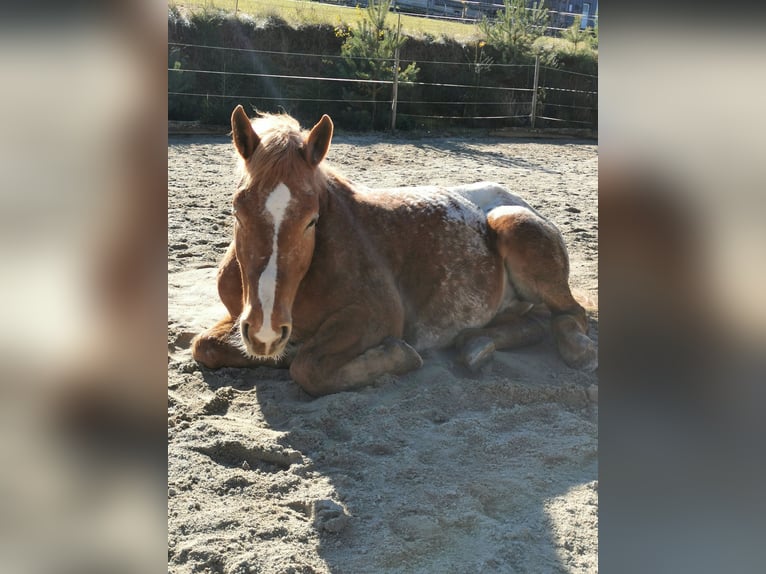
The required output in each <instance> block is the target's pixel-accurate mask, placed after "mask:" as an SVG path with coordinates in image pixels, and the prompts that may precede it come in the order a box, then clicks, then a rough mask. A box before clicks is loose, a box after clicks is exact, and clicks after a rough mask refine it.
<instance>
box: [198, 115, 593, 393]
mask: <svg viewBox="0 0 766 574" xmlns="http://www.w3.org/2000/svg"><path fill="white" fill-rule="evenodd" d="M231 125H232V134H233V140H234V146H235V147H236V150H237V152H238V153H239V156H240V158H241V167H242V173H243V175H242V179H241V182H240V184H239V188H238V189H237V191H236V193H235V194H234V201H233V208H234V217H235V220H236V221H235V224H234V240H233V241H232V243H231V245H230V246H229V248H228V251H227V252H226V255H225V256H224V259H223V261H222V262H221V264H220V267H219V271H218V292H219V294H220V297H221V300H222V301H223V303H224V305H225V306H226V308H227V310H228V312H229V315H228V316H227V317H225V318H224V319H222V320H221V321H219V322H218V323H217V324H216V325H215V326H214V327H212V328H211V329H208V330H207V331H205V332H203V333H201V334H200V335H198V336H197V337H196V338H195V339H194V341H193V343H192V354H193V357H194V359H195V360H197V361H198V362H200V363H201V364H203V365H205V366H207V367H209V368H218V367H226V366H229V367H243V366H254V365H259V364H260V365H263V364H270V365H275V364H276V365H282V366H289V368H290V375H291V377H292V378H293V379H294V380H295V381H296V382H297V383H298V384H299V385H300V386H301V387H302V388H303V389H305V390H306V391H307V392H308V393H309V394H311V395H314V396H317V395H324V394H328V393H334V392H338V391H344V390H348V389H354V388H358V387H360V386H362V385H365V384H368V383H371V382H372V381H373V380H374V379H375V378H377V377H379V376H380V375H383V374H386V373H392V374H401V373H405V372H407V371H410V370H412V369H416V368H418V367H420V366H421V365H422V364H423V361H422V359H421V356H420V354H419V351H424V350H426V349H432V348H443V347H448V346H451V345H455V346H456V347H457V349H458V352H459V353H460V354H461V355H462V358H463V361H464V362H465V364H466V365H468V366H469V367H474V368H475V367H477V366H478V365H481V364H483V363H485V362H486V361H487V360H488V358H489V357H491V355H492V351H494V350H495V349H496V348H500V349H502V348H511V347H517V346H520V345H526V344H530V343H533V342H537V341H539V340H541V339H542V338H543V336H544V328H543V326H542V325H541V324H540V322H539V321H538V320H537V319H536V318H534V317H533V316H532V315H533V314H532V313H526V311H528V310H529V309H530V308H532V306H533V304H536V303H543V304H544V305H545V306H547V308H548V309H549V310H550V317H551V323H552V330H553V334H554V337H555V341H556V344H557V347H558V350H559V353H560V355H561V357H562V358H563V359H564V361H565V362H566V363H567V364H568V365H570V366H571V367H575V368H580V369H586V370H593V369H595V368H596V364H597V353H596V347H595V345H594V343H593V341H591V340H590V339H589V338H588V336H587V334H586V333H587V326H588V322H587V318H586V314H585V310H584V309H583V308H582V307H581V306H580V305H579V304H578V303H577V302H576V301H575V299H574V298H573V297H572V294H571V292H570V289H569V285H568V275H569V260H568V255H567V251H566V247H565V245H564V242H563V240H562V237H561V234H560V233H559V231H558V230H557V229H556V227H555V226H554V225H553V224H552V223H550V222H549V221H547V220H546V219H545V218H544V217H542V216H541V215H540V214H539V213H537V211H535V210H534V209H532V208H531V207H530V206H529V205H527V204H526V203H525V202H524V201H523V200H522V199H521V198H519V197H518V196H516V195H514V194H512V193H510V192H509V191H508V190H506V189H505V188H503V187H502V186H500V185H498V184H495V183H479V184H473V185H466V186H459V187H449V188H443V187H413V188H398V189H389V190H369V189H363V188H361V187H357V186H355V185H353V184H352V183H351V182H349V181H347V180H346V179H344V178H343V177H342V176H340V175H339V174H337V173H336V172H335V171H333V170H332V169H331V168H329V167H328V166H327V165H326V164H324V163H322V160H323V159H324V158H325V156H326V155H327V151H328V149H329V147H330V140H331V139H332V135H333V123H332V121H331V120H330V118H329V117H328V116H327V115H324V116H322V119H321V120H320V121H319V122H318V123H317V124H316V125H315V126H314V127H313V129H312V130H311V131H310V132H308V133H306V132H302V131H301V129H300V126H299V125H298V122H297V121H296V120H295V119H293V118H292V117H290V116H288V115H262V116H260V117H258V118H256V119H254V120H250V119H249V118H248V117H247V114H246V113H245V111H244V109H243V108H242V106H237V107H236V108H235V110H234V112H233V114H232V116H231Z"/></svg>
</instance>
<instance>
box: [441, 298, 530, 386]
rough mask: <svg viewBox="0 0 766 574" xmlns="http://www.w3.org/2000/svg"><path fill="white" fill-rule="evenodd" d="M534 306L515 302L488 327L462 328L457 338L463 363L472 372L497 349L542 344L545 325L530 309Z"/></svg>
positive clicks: (457, 345)
mask: <svg viewBox="0 0 766 574" xmlns="http://www.w3.org/2000/svg"><path fill="white" fill-rule="evenodd" d="M532 308H533V305H531V304H529V303H524V302H521V301H516V302H515V304H514V305H513V306H512V307H511V308H509V309H506V310H505V311H504V312H501V313H500V314H498V315H497V316H496V317H495V318H494V319H493V320H492V321H491V322H490V323H489V324H488V325H487V326H486V327H478V328H469V329H464V330H463V331H461V332H460V333H459V334H458V336H457V337H456V339H455V347H456V348H457V349H458V352H459V355H460V358H461V360H462V362H463V363H464V364H465V365H466V366H467V367H468V368H469V369H471V370H472V371H475V370H477V369H479V368H480V367H481V366H483V365H484V364H486V363H487V362H488V361H489V360H490V359H491V358H492V354H493V353H494V351H495V350H499V349H516V348H519V347H525V346H527V345H533V344H535V343H539V342H540V341H542V340H543V338H544V337H545V327H544V326H543V322H542V318H541V317H540V314H539V313H536V312H530V310H531V309H532Z"/></svg>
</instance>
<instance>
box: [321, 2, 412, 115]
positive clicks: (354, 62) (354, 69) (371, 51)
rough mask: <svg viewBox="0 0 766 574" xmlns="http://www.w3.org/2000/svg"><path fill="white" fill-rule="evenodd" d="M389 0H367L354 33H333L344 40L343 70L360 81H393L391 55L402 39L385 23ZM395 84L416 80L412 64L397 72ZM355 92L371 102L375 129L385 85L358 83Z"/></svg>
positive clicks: (346, 30) (342, 49) (392, 55)
mask: <svg viewBox="0 0 766 574" xmlns="http://www.w3.org/2000/svg"><path fill="white" fill-rule="evenodd" d="M390 6H391V0H377V1H375V0H370V2H369V4H368V5H367V8H366V9H365V13H364V17H363V18H362V19H361V20H360V21H358V22H357V25H356V29H355V30H353V31H352V30H349V29H340V30H336V34H337V35H339V36H343V37H345V41H344V42H343V46H341V54H342V55H343V56H344V59H343V67H344V68H345V70H344V71H345V72H346V73H347V74H349V75H350V76H353V77H356V78H359V79H360V80H388V81H391V80H393V78H394V56H395V53H396V50H397V49H398V48H401V47H402V45H404V42H405V41H406V38H404V37H400V35H399V33H398V31H397V30H394V29H393V28H392V27H390V26H388V25H387V24H386V18H387V16H388V12H389V8H390ZM398 72H399V81H400V82H411V81H414V80H415V78H416V77H417V73H418V68H417V66H416V64H415V62H412V63H410V64H409V65H408V66H407V67H406V68H404V69H401V68H400V69H399V71H398ZM359 86H360V87H359V88H357V89H356V91H357V92H359V93H362V94H365V95H368V96H369V97H370V98H371V99H372V126H373V128H374V127H375V115H376V107H377V102H378V100H379V97H380V94H381V92H382V91H383V90H384V89H386V88H387V87H388V86H387V85H386V84H378V83H365V84H359Z"/></svg>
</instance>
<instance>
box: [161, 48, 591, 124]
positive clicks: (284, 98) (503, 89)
mask: <svg viewBox="0 0 766 574" xmlns="http://www.w3.org/2000/svg"><path fill="white" fill-rule="evenodd" d="M168 45H169V46H175V47H182V48H195V49H203V50H224V51H235V52H250V53H255V54H264V55H270V56H284V57H300V58H304V57H312V58H321V59H335V60H337V59H341V60H342V59H347V58H346V57H345V56H339V55H335V54H307V53H302V52H284V51H276V50H255V49H246V48H229V47H224V46H207V45H199V44H189V43H182V42H169V43H168ZM377 60H378V61H386V62H389V61H390V62H392V63H393V59H388V58H379V59H377ZM418 64H434V65H464V66H471V67H474V66H476V65H477V64H476V63H474V62H465V63H463V62H439V61H422V62H418ZM490 67H500V68H523V67H526V68H534V65H530V64H491V65H490ZM540 70H541V71H542V72H543V73H542V74H541V75H542V76H543V77H542V81H541V82H540V84H539V85H538V106H537V107H538V109H541V110H545V109H547V108H548V107H550V108H564V109H572V110H589V111H591V112H596V107H595V106H588V105H577V104H575V103H572V104H566V103H558V102H555V103H554V102H550V103H548V102H544V101H540V94H542V93H544V92H546V91H550V92H559V93H562V94H572V96H573V97H575V96H583V97H588V98H590V97H593V96H596V95H597V94H598V92H597V91H593V90H577V89H571V88H560V87H556V86H553V85H549V84H548V83H546V78H547V74H545V73H544V72H562V73H565V74H573V75H577V76H583V77H588V78H593V79H596V78H597V76H594V75H592V74H583V73H579V72H572V71H569V70H560V69H558V68H551V67H548V66H540ZM168 72H169V73H172V74H207V75H214V76H222V77H223V78H224V81H225V78H226V77H229V76H240V77H253V78H264V79H274V80H284V81H292V80H297V81H304V82H315V83H321V82H335V83H345V84H361V85H365V84H367V85H379V86H391V85H393V84H394V81H393V80H376V79H364V78H342V77H340V78H339V77H329V76H303V75H290V74H270V73H260V72H236V71H226V70H203V69H180V68H171V67H168ZM398 85H399V86H420V87H425V88H438V89H444V88H458V89H463V90H474V91H475V90H483V91H487V90H489V91H490V92H491V93H509V94H513V93H516V92H526V93H532V92H534V87H510V86H490V85H480V84H475V85H471V84H459V83H437V82H416V81H412V82H403V81H399V82H398ZM474 93H475V92H474ZM168 96H174V97H193V98H225V99H244V100H263V101H277V102H312V103H349V104H370V105H373V106H374V105H378V106H379V105H382V104H393V100H391V99H388V100H386V99H383V100H376V101H372V100H371V99H360V98H342V99H338V98H322V97H316V98H307V97H291V96H288V95H279V96H265V95H244V94H241V95H235V94H227V93H225V89H224V93H212V92H204V93H203V92H201V91H189V92H183V91H177V90H169V91H168ZM511 97H512V98H513V96H511ZM397 105H398V106H403V107H404V108H405V109H406V108H407V106H408V105H410V106H412V105H434V106H458V105H459V106H462V107H463V108H464V109H468V108H466V106H490V105H494V106H511V107H512V109H516V110H517V109H519V107H521V108H522V109H523V107H524V106H526V107H527V108H529V109H530V110H531V107H532V102H529V101H525V102H519V101H505V100H502V101H498V100H497V99H494V100H484V101H456V100H441V101H429V100H423V99H413V100H407V99H406V98H401V97H399V98H397ZM474 111H476V110H474ZM552 111H553V110H550V109H549V114H548V115H543V114H539V113H538V114H536V118H537V119H540V120H546V121H549V122H555V123H557V124H561V123H569V124H577V125H585V126H593V125H594V122H593V121H583V120H574V119H568V118H557V117H554V116H552V115H550V112H552ZM396 115H397V116H403V117H410V118H417V119H432V120H516V119H525V118H526V119H529V118H530V115H531V111H530V113H527V114H522V115H519V114H518V113H510V114H497V113H495V114H492V115H472V116H467V115H464V114H462V115H455V114H449V113H434V114H421V113H406V112H403V111H397V114H396Z"/></svg>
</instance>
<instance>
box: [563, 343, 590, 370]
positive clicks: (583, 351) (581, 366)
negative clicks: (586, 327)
mask: <svg viewBox="0 0 766 574" xmlns="http://www.w3.org/2000/svg"><path fill="white" fill-rule="evenodd" d="M577 342H578V343H579V344H580V349H579V352H578V353H577V354H574V353H572V352H571V351H570V353H569V354H568V356H566V357H565V362H566V364H567V365H569V366H570V367H572V368H573V369H577V370H580V371H584V372H586V373H592V372H593V371H595V370H596V369H598V348H597V347H596V344H595V343H594V342H593V341H592V340H591V339H590V338H588V337H587V336H585V335H580V336H579V337H578V341H577Z"/></svg>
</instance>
